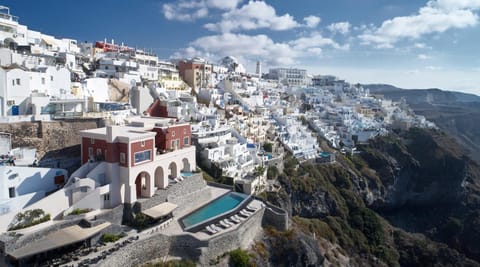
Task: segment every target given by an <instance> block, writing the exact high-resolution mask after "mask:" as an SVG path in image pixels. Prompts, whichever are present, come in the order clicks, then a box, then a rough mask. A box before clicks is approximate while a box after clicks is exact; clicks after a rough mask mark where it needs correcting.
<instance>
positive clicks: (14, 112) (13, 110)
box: [12, 105, 19, 116]
mask: <svg viewBox="0 0 480 267" xmlns="http://www.w3.org/2000/svg"><path fill="white" fill-rule="evenodd" d="M18 113H19V112H18V105H13V106H12V115H14V116H15V115H18Z"/></svg>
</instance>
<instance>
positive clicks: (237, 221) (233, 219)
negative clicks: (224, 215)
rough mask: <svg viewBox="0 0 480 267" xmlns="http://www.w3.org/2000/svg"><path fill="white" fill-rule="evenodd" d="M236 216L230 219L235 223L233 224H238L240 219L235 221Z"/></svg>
mask: <svg viewBox="0 0 480 267" xmlns="http://www.w3.org/2000/svg"><path fill="white" fill-rule="evenodd" d="M235 216H236V215H233V216H231V217H230V219H231V220H232V221H233V222H235V223H240V219H237V217H235Z"/></svg>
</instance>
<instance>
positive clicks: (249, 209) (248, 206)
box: [247, 205, 257, 212]
mask: <svg viewBox="0 0 480 267" xmlns="http://www.w3.org/2000/svg"><path fill="white" fill-rule="evenodd" d="M247 210H248V211H251V212H255V211H257V208H255V207H253V206H252V205H247Z"/></svg>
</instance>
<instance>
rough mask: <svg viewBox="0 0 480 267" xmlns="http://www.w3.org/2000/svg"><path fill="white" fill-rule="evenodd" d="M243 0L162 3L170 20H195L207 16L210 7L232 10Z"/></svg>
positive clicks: (191, 0) (192, 0)
mask: <svg viewBox="0 0 480 267" xmlns="http://www.w3.org/2000/svg"><path fill="white" fill-rule="evenodd" d="M242 1H243V0H200V1H199V0H181V1H178V2H174V3H166V4H163V5H162V11H163V15H164V16H165V18H166V19H168V20H178V21H194V20H196V19H201V18H205V17H207V16H208V14H209V9H220V10H231V9H234V8H236V7H237V5H238V4H239V3H241V2H242Z"/></svg>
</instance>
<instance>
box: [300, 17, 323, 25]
mask: <svg viewBox="0 0 480 267" xmlns="http://www.w3.org/2000/svg"><path fill="white" fill-rule="evenodd" d="M303 21H305V26H307V27H308V28H315V27H317V25H318V24H319V23H320V21H321V19H320V18H319V17H317V16H308V17H305V18H303Z"/></svg>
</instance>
